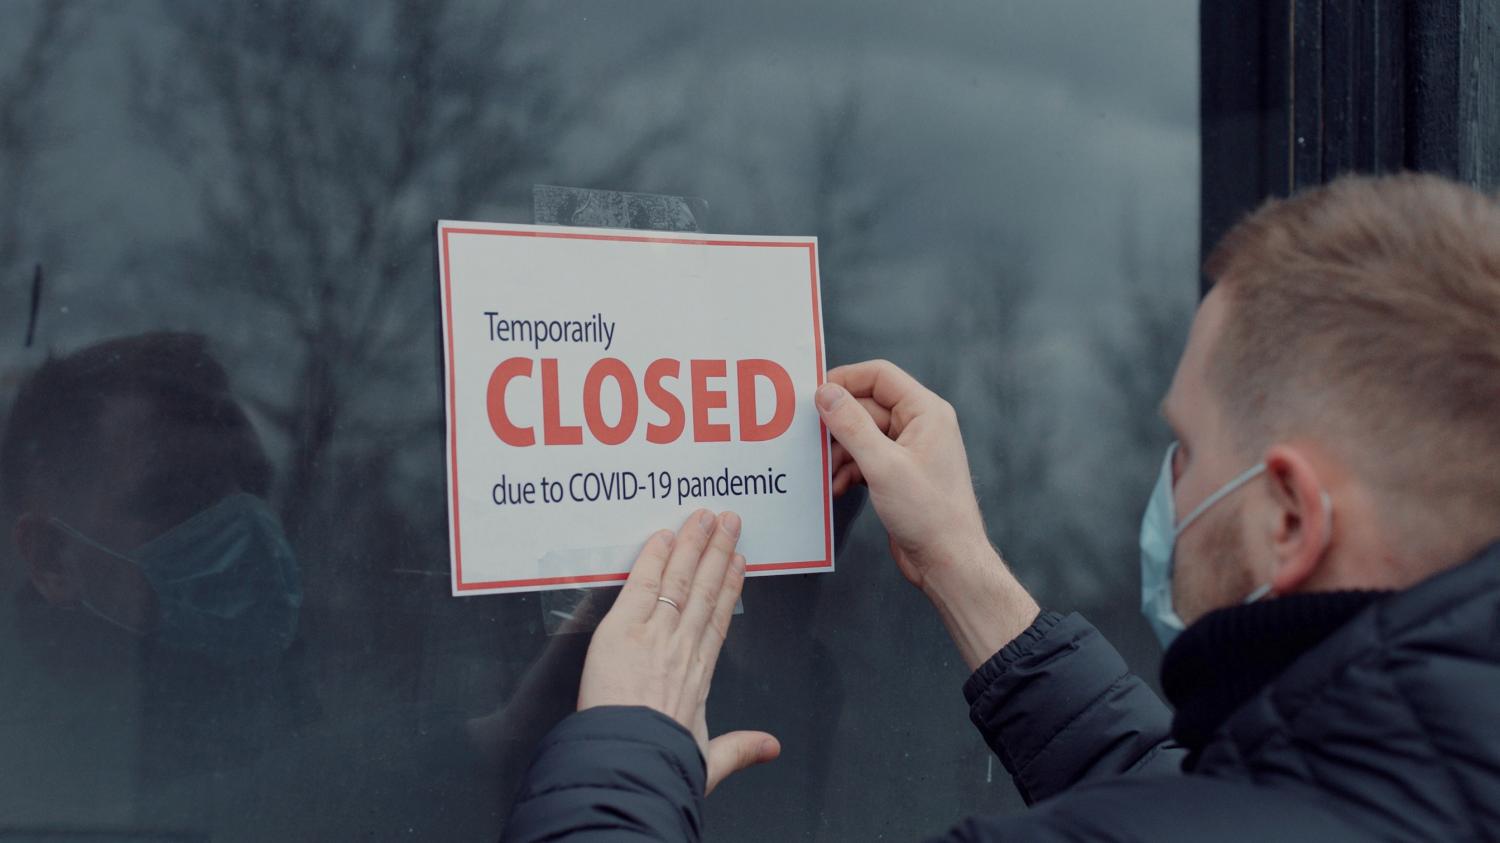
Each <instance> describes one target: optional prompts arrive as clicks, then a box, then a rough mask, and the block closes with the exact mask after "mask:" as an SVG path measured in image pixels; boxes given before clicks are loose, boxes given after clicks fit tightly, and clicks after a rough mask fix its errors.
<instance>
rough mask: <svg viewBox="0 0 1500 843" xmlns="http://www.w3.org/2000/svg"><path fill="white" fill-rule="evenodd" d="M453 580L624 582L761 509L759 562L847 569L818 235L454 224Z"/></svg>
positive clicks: (755, 523) (445, 277) (756, 528)
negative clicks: (648, 551)
mask: <svg viewBox="0 0 1500 843" xmlns="http://www.w3.org/2000/svg"><path fill="white" fill-rule="evenodd" d="M438 254H439V267H438V274H439V285H440V288H441V289H440V293H441V298H442V319H443V357H444V364H445V367H446V373H445V374H446V381H445V390H446V396H445V399H446V400H445V404H446V407H447V422H448V511H449V522H448V527H449V534H450V535H449V538H450V542H451V545H450V546H451V548H452V560H451V561H452V570H453V593H454V594H455V595H466V594H489V593H497V592H511V591H538V590H544V589H551V588H574V587H578V586H579V585H582V584H602V583H609V582H619V581H622V580H624V579H625V576H626V574H627V573H628V572H629V570H630V566H631V564H632V563H633V562H634V561H635V555H636V553H637V552H638V551H639V549H640V546H641V544H642V543H643V542H644V541H645V539H646V538H647V537H648V536H650V535H651V533H652V532H654V531H655V530H658V529H661V528H663V527H668V528H672V529H676V528H677V527H678V526H679V525H680V524H681V522H682V521H683V519H684V518H686V517H687V515H688V514H689V513H690V512H692V511H693V510H695V509H698V508H700V507H704V508H708V509H711V510H713V511H715V512H719V511H723V510H727V509H732V510H734V511H735V512H737V513H739V514H740V515H741V516H742V517H743V518H744V530H743V533H742V535H741V539H740V543H739V549H740V552H741V553H743V554H745V558H746V560H747V571H748V572H749V573H750V574H751V575H758V574H759V575H764V574H793V573H809V572H815V571H831V570H833V530H832V508H831V496H830V483H829V477H828V434H827V431H826V429H825V428H824V427H823V424H822V421H821V420H820V419H819V418H818V413H817V409H816V408H815V407H814V405H813V391H814V390H815V389H816V388H817V386H818V385H819V384H821V383H822V382H823V376H824V364H823V340H822V333H823V329H822V323H821V315H820V311H821V307H820V303H819V292H818V248H817V239H816V238H811V237H744V236H728V235H711V236H710V235H701V234H670V233H658V232H641V231H622V230H612V229H593V228H568V227H561V226H527V225H494V224H487V223H470V222H450V221H444V222H440V223H439V224H438Z"/></svg>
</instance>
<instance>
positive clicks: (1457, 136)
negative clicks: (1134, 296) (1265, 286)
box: [1199, 0, 1500, 290]
mask: <svg viewBox="0 0 1500 843" xmlns="http://www.w3.org/2000/svg"><path fill="white" fill-rule="evenodd" d="M1199 27H1200V36H1201V41H1200V46H1199V50H1200V53H1199V55H1200V59H1201V60H1200V70H1201V76H1200V93H1199V97H1200V108H1201V116H1202V155H1203V158H1202V166H1203V178H1202V188H1201V189H1202V212H1201V213H1202V218H1201V229H1200V230H1201V237H1202V241H1201V242H1202V248H1203V251H1204V252H1205V253H1206V252H1207V251H1208V249H1210V248H1212V246H1213V244H1214V243H1215V242H1216V241H1217V240H1218V238H1219V236H1220V235H1222V234H1223V233H1224V232H1225V231H1226V230H1227V229H1228V228H1229V227H1230V226H1231V225H1233V224H1234V222H1235V221H1236V220H1238V219H1239V218H1240V217H1241V216H1243V215H1244V214H1245V213H1246V212H1248V211H1250V210H1252V209H1253V208H1254V207H1255V206H1256V205H1258V204H1260V202H1261V201H1262V200H1263V199H1265V198H1266V197H1268V196H1284V195H1286V194H1288V193H1291V192H1292V191H1294V190H1297V189H1298V188H1301V187H1305V186H1308V185H1312V184H1318V183H1321V182H1325V181H1328V180H1329V179H1331V178H1333V177H1335V176H1337V175H1339V174H1340V173H1344V172H1350V171H1357V172H1391V171H1395V170H1402V169H1407V170H1423V171H1430V172H1437V173H1442V174H1444V175H1447V176H1450V177H1452V178H1456V179H1459V180H1461V181H1464V182H1467V183H1469V184H1473V185H1475V186H1478V187H1481V188H1482V189H1485V190H1490V191H1493V190H1495V189H1496V188H1497V187H1500V0H1405V2H1402V0H1202V2H1201V3H1200V5H1199ZM1203 283H1204V284H1205V285H1206V283H1207V282H1206V280H1205V281H1204V282H1203ZM1204 289H1205V290H1206V286H1205V287H1204Z"/></svg>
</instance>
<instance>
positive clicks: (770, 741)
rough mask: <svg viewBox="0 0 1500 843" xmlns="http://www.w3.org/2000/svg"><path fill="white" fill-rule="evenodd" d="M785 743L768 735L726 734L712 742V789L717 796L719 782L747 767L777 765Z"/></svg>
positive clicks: (710, 790)
mask: <svg viewBox="0 0 1500 843" xmlns="http://www.w3.org/2000/svg"><path fill="white" fill-rule="evenodd" d="M779 755H781V742H780V741H778V740H776V737H775V736H774V735H770V734H767V733H765V732H726V733H724V734H722V735H720V736H718V737H717V738H714V739H713V740H711V741H709V742H708V758H707V761H708V785H707V787H706V788H705V790H706V791H707V792H708V793H713V792H714V788H716V787H718V786H719V782H722V781H724V779H726V778H728V777H729V776H731V775H733V774H734V773H738V772H739V771H741V770H743V769H745V768H746V767H754V766H755V765H756V764H764V763H766V762H767V761H775V760H776V758H777V756H779Z"/></svg>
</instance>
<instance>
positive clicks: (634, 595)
mask: <svg viewBox="0 0 1500 843" xmlns="http://www.w3.org/2000/svg"><path fill="white" fill-rule="evenodd" d="M739 535H740V518H739V516H738V515H735V514H734V513H732V512H726V513H724V514H723V515H722V516H720V517H718V518H715V517H714V514H713V513H712V512H709V511H708V510H699V511H698V512H695V513H693V514H692V515H691V516H689V517H688V520H687V522H686V523H685V524H683V526H682V529H681V530H679V531H678V533H677V535H676V536H675V537H674V536H673V535H672V533H671V532H670V531H668V530H663V531H661V532H659V533H657V534H655V535H653V536H652V537H651V538H650V539H649V540H648V541H647V542H646V545H645V547H643V548H642V549H641V553H640V556H638V557H637V558H636V561H635V566H634V567H632V568H631V569H630V577H629V578H628V579H627V580H626V581H625V587H624V589H622V590H621V592H620V596H619V598H618V599H617V600H616V601H615V605H614V608H612V609H610V611H609V614H607V615H605V616H604V620H603V621H600V623H599V628H598V630H597V631H596V632H595V633H594V640H593V642H592V643H591V644H590V645H589V652H588V658H587V659H586V660H585V661H584V664H583V680H582V682H581V683H580V686H579V689H578V709H579V710H580V711H582V710H583V709H586V708H592V707H594V706H600V705H636V706H646V707H648V708H653V709H655V710H657V711H659V712H661V713H662V714H665V715H667V716H668V717H670V718H672V719H673V720H676V721H677V722H678V723H681V724H682V725H683V726H684V727H685V728H687V730H688V731H690V732H692V734H693V738H694V739H695V740H696V741H697V742H698V749H699V751H700V752H702V753H703V757H704V759H705V760H706V762H707V765H708V786H707V790H708V791H709V792H712V791H713V789H714V787H715V786H717V785H718V783H719V782H721V781H723V780H724V779H725V778H726V777H727V776H729V775H730V774H731V773H736V772H739V771H740V770H743V769H745V768H746V767H750V766H753V765H755V764H762V763H765V762H767V761H771V760H773V759H775V758H776V756H778V755H780V754H781V744H780V743H778V742H777V740H776V738H774V737H772V736H771V735H769V734H766V733H765V732H729V733H727V734H724V735H720V736H719V737H717V738H714V739H713V740H709V738H708V721H707V717H706V713H705V712H706V708H705V707H706V704H707V702H708V689H709V685H710V683H711V682H712V681H713V673H714V666H715V665H716V664H717V663H718V661H719V649H720V648H721V647H723V645H724V637H725V636H726V635H727V634H728V633H729V621H730V619H731V618H732V617H733V615H734V604H735V602H736V601H737V600H738V599H739V596H740V588H741V587H742V586H743V585H744V582H745V557H743V556H741V555H740V554H738V553H736V552H735V549H734V548H735V544H736V543H737V542H738V541H739Z"/></svg>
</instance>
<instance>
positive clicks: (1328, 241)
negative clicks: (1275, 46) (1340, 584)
mask: <svg viewBox="0 0 1500 843" xmlns="http://www.w3.org/2000/svg"><path fill="white" fill-rule="evenodd" d="M1204 272H1205V274H1206V275H1207V276H1208V277H1209V278H1210V279H1212V280H1214V281H1215V283H1216V284H1217V286H1218V287H1221V288H1223V293H1224V294H1225V295H1226V299H1227V304H1226V310H1225V313H1226V314H1227V315H1226V320H1225V324H1224V328H1223V331H1222V333H1221V334H1220V337H1219V340H1218V343H1217V345H1216V347H1215V348H1214V350H1213V351H1212V352H1211V356H1210V362H1209V373H1210V376H1209V377H1210V381H1211V384H1210V388H1211V389H1215V390H1217V394H1218V396H1219V397H1220V398H1221V400H1222V403H1223V406H1224V407H1225V409H1226V410H1227V414H1228V418H1229V420H1230V424H1231V426H1232V427H1233V428H1234V429H1235V431H1236V433H1237V434H1239V435H1240V436H1241V439H1242V445H1244V446H1245V447H1246V448H1247V449H1255V448H1263V447H1265V446H1266V445H1267V444H1269V443H1270V442H1271V441H1275V440H1276V439H1280V438H1285V437H1291V436H1299V435H1317V436H1319V438H1320V439H1322V440H1324V441H1327V442H1330V443H1336V444H1337V445H1339V446H1341V448H1342V449H1341V451H1340V453H1341V456H1343V457H1346V458H1347V461H1348V462H1349V464H1350V465H1351V467H1352V468H1353V469H1354V470H1356V471H1358V472H1359V474H1360V476H1361V478H1362V479H1363V480H1365V481H1367V482H1368V483H1369V484H1370V485H1371V487H1372V488H1373V489H1374V490H1375V491H1376V492H1377V494H1379V493H1388V494H1385V495H1384V496H1383V501H1382V502H1383V503H1386V504H1389V505H1390V506H1391V507H1392V508H1393V509H1395V510H1396V512H1393V517H1397V518H1403V519H1405V520H1406V521H1408V522H1409V524H1408V525H1406V526H1412V527H1413V528H1418V527H1417V525H1419V524H1429V525H1432V527H1429V528H1427V529H1431V528H1433V527H1435V528H1437V529H1444V528H1446V529H1450V530H1453V529H1458V528H1460V525H1462V528H1463V529H1466V530H1467V529H1470V528H1471V526H1472V527H1475V528H1479V529H1482V530H1488V531H1489V532H1488V535H1489V536H1490V537H1493V536H1495V535H1497V534H1500V203H1497V202H1496V201H1495V200H1494V199H1493V198H1491V197H1489V196H1485V195H1484V194H1481V193H1479V192H1477V191H1474V190H1472V189H1470V188H1467V187H1464V186H1463V185H1460V184H1457V183H1454V182H1451V181H1448V180H1446V179H1443V178H1440V177H1437V176H1432V175H1417V174H1402V175H1393V176H1384V177H1369V176H1347V177H1344V178H1340V179H1338V180H1337V181H1334V182H1332V183H1330V184H1327V185H1324V186H1321V187H1318V188H1314V189H1311V190H1307V191H1305V192H1302V193H1299V194H1297V195H1295V196H1292V197H1291V198H1288V199H1279V200H1272V201H1269V202H1266V203H1265V204H1264V205H1262V206H1261V207H1260V208H1259V209H1258V210H1257V211H1255V212H1254V213H1253V214H1251V215H1250V216H1249V217H1248V218H1246V219H1245V220H1244V221H1242V222H1241V223H1240V224H1239V225H1238V226H1236V227H1235V228H1234V229H1233V230H1232V231H1230V232H1229V234H1227V235H1226V236H1225V237H1224V239H1223V240H1222V241H1220V242H1219V244H1218V245H1217V246H1216V247H1215V248H1214V250H1213V252H1212V254H1210V255H1209V257H1208V260H1207V262H1206V263H1205V264H1204ZM1476 518H1477V519H1480V521H1479V522H1478V523H1475V522H1472V521H1469V522H1465V521H1458V520H1455V519H1476ZM1444 521H1445V522H1446V523H1439V522H1444ZM1401 526H1402V525H1399V524H1398V525H1396V527H1397V529H1400V528H1401Z"/></svg>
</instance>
